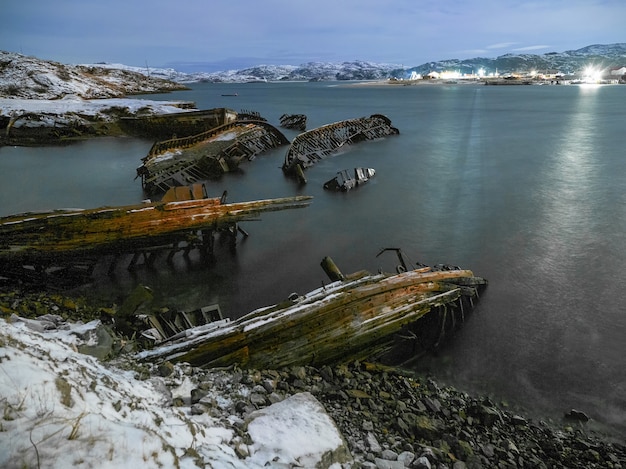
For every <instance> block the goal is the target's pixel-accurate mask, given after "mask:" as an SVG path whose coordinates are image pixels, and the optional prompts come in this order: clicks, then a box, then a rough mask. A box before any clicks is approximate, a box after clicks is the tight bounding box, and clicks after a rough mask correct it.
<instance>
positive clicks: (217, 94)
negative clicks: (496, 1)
mask: <svg viewBox="0 0 626 469" xmlns="http://www.w3.org/2000/svg"><path fill="white" fill-rule="evenodd" d="M223 93H228V94H231V93H237V94H238V96H237V97H224V96H222V94H223ZM146 98H147V99H167V100H169V99H182V100H190V101H195V102H196V104H197V106H198V107H199V108H201V109H207V108H214V107H229V108H231V109H234V110H235V111H240V110H244V109H245V110H252V111H258V112H260V113H261V115H262V116H264V117H265V118H267V119H268V121H269V122H270V123H273V124H275V125H278V120H279V117H280V116H281V115H282V114H284V113H304V114H306V115H307V116H308V128H309V129H311V128H314V127H317V126H320V125H323V124H327V123H331V122H336V121H339V120H343V119H348V118H354V117H361V116H368V115H371V114H374V113H381V114H385V115H387V116H388V117H389V118H390V119H391V120H392V122H393V124H394V126H396V127H397V128H398V129H399V130H400V135H399V136H394V137H389V138H386V139H382V140H379V141H375V142H365V143H362V144H358V145H355V146H352V147H351V148H348V149H347V150H345V151H344V152H343V153H341V154H338V155H336V156H333V157H331V158H329V159H326V160H324V161H323V162H321V163H319V164H317V165H316V166H314V167H312V168H311V169H309V170H308V171H307V177H308V184H307V185H306V186H304V187H300V186H298V185H297V184H296V183H295V182H294V181H292V180H290V179H287V178H285V177H284V176H283V173H282V171H281V170H280V166H281V164H282V162H283V157H284V154H285V152H286V147H284V148H279V149H276V150H272V151H270V152H267V153H264V154H262V155H260V156H259V157H257V159H256V160H254V161H252V162H249V163H245V164H244V165H243V166H242V171H241V173H238V174H229V175H226V176H224V177H223V178H222V179H221V180H219V181H216V182H215V181H214V182H210V183H208V188H209V192H210V193H212V194H214V195H220V194H221V193H222V191H223V190H225V189H227V190H228V192H229V200H230V201H239V200H250V199H257V198H268V197H281V196H289V195H294V194H308V195H312V196H314V200H313V203H312V204H311V206H309V207H308V208H306V209H302V210H291V211H284V212H276V213H269V214H265V215H263V216H262V220H261V221H258V222H248V223H246V224H245V225H243V227H244V228H245V229H246V231H248V232H249V233H250V236H249V238H247V239H246V240H244V241H242V242H240V244H239V246H238V251H237V254H236V255H232V254H231V253H230V252H229V250H228V249H227V248H226V247H225V246H224V247H223V248H218V250H217V258H218V259H217V264H216V265H215V266H214V267H211V268H206V267H203V266H202V265H200V264H199V263H197V262H195V261H194V259H193V258H192V261H191V263H189V264H187V263H186V262H185V261H184V260H183V259H182V258H181V259H177V261H176V265H175V266H174V267H173V268H167V267H166V266H165V265H157V268H156V269H154V270H148V269H140V270H139V271H137V272H136V273H135V274H134V275H130V274H128V273H127V272H126V271H125V270H124V269H123V268H121V269H118V272H117V275H116V277H114V278H109V277H107V276H106V275H100V276H99V277H98V282H97V283H96V284H95V285H94V286H92V287H90V288H89V289H87V290H85V292H86V293H88V294H89V295H92V296H94V297H98V298H100V299H102V300H104V301H109V302H113V301H115V302H119V301H121V299H122V298H123V297H124V295H126V294H127V293H128V292H129V291H130V290H131V289H132V288H133V287H134V286H135V285H136V284H138V283H144V284H147V285H150V286H152V287H153V289H154V291H155V294H156V297H157V301H158V302H159V303H161V304H166V305H169V306H172V307H176V308H180V309H190V308H196V307H199V306H203V305H206V304H210V303H219V304H220V306H221V308H222V311H223V312H224V313H225V314H226V315H228V316H230V317H238V316H240V315H242V314H244V313H246V312H248V311H250V310H252V309H254V308H256V307H260V306H264V305H268V304H273V303H276V302H278V301H281V300H282V299H284V298H286V297H287V296H288V295H289V294H290V293H291V292H294V291H296V292H300V293H304V292H306V291H309V290H311V289H313V288H316V287H318V286H320V285H321V284H322V282H326V281H327V279H326V276H325V274H324V273H323V271H322V269H321V268H320V266H319V263H320V261H321V259H322V258H323V257H324V256H326V255H329V256H331V257H332V258H333V259H334V260H335V262H336V263H337V264H338V266H339V268H340V269H341V270H342V271H343V272H344V273H349V272H352V271H356V270H361V269H368V270H370V271H375V270H377V269H378V268H379V267H384V268H385V269H389V268H391V267H393V265H394V258H393V256H392V255H391V254H389V255H387V256H382V257H378V258H377V257H376V254H377V253H378V251H379V250H380V249H381V248H384V247H399V248H402V249H403V250H404V252H406V253H407V254H408V256H409V257H410V258H411V259H412V260H414V261H420V262H423V263H427V264H435V263H440V262H444V263H451V264H456V265H460V266H462V267H465V268H470V269H472V270H473V271H474V272H475V274H476V275H479V276H483V277H485V278H487V279H488V280H489V281H490V286H489V287H488V289H487V290H486V292H485V294H484V295H483V298H482V299H481V302H480V303H479V307H478V308H477V309H476V311H475V312H474V314H472V315H471V317H470V318H469V319H468V320H467V321H466V323H465V326H464V327H463V329H462V330H461V331H460V332H459V333H458V334H457V335H456V336H455V337H454V339H453V340H452V341H451V342H449V343H448V344H447V345H446V347H445V348H444V349H443V350H441V351H440V352H439V353H438V354H437V355H436V356H433V357H430V358H428V359H424V360H423V361H422V362H420V363H419V364H418V365H416V366H417V367H418V369H420V370H421V371H426V372H430V373H432V374H433V375H434V376H435V377H436V378H437V379H439V380H441V381H442V382H446V383H450V384H452V385H456V386H459V387H461V388H463V389H467V390H468V391H476V392H483V393H490V394H492V395H493V396H494V397H495V398H496V399H498V400H505V401H507V402H509V403H510V405H512V406H516V405H519V406H521V407H523V408H524V409H525V410H527V411H530V412H531V413H536V415H538V416H539V415H543V416H548V417H554V418H559V417H560V416H561V415H562V414H563V412H565V411H567V410H569V409H571V408H576V409H580V410H583V411H585V412H586V413H588V414H589V415H590V416H591V417H592V418H593V419H594V420H595V421H596V422H598V423H599V424H601V425H606V426H607V427H609V429H610V430H611V431H614V432H617V433H619V434H621V435H626V373H625V372H624V352H625V351H626V345H625V341H624V338H625V336H626V311H625V309H626V306H625V305H626V288H624V280H623V267H624V266H625V265H626V238H625V236H624V233H626V193H625V191H624V180H623V178H624V174H626V168H625V166H626V158H624V125H623V123H624V105H625V104H626V87H624V86H508V87H486V86H477V85H476V86H474V85H450V86H438V85H437V86H435V85H423V86H413V87H392V86H384V87H372V86H330V85H329V84H328V83H280V84H276V83H263V84H238V85H234V84H228V85H226V84H223V85H216V84H197V85H193V86H192V90H191V91H185V92H177V93H172V94H167V95H153V96H149V97H146ZM283 131H284V133H285V135H286V136H287V137H288V138H289V139H292V138H293V137H294V136H295V135H296V134H295V132H292V131H289V130H284V129H283ZM151 144H152V142H150V141H143V140H134V139H101V140H94V141H91V142H85V143H80V144H76V145H71V146H66V147H52V148H50V147H49V148H13V147H3V148H0V187H1V189H0V198H1V202H2V203H1V205H0V215H7V214H10V213H16V212H21V211H25V210H38V209H48V208H57V207H77V206H79V207H95V206H101V205H116V204H127V203H136V202H138V201H140V200H141V199H142V198H143V194H142V190H141V184H140V182H139V180H134V179H133V178H134V176H135V168H136V167H137V166H138V165H139V164H140V158H141V157H143V156H144V155H145V154H146V153H147V151H148V149H149V148H150V146H151ZM355 166H369V167H373V168H375V169H376V171H377V175H376V177H375V178H374V179H373V180H371V181H370V182H369V183H368V184H367V185H366V186H364V187H361V188H359V189H358V190H356V191H353V192H350V193H348V194H335V193H327V192H325V191H324V190H323V189H322V184H323V183H324V182H325V181H326V180H328V179H330V178H332V177H333V176H334V175H335V173H336V171H338V170H340V169H345V168H353V167H355Z"/></svg>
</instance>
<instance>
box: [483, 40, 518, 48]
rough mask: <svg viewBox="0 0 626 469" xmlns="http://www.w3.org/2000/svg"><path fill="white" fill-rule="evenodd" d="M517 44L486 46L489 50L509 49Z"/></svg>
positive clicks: (507, 43) (506, 43)
mask: <svg viewBox="0 0 626 469" xmlns="http://www.w3.org/2000/svg"><path fill="white" fill-rule="evenodd" d="M515 44H517V43H516V42H499V43H497V44H491V45H489V46H486V48H487V49H508V48H509V47H511V46H514V45H515Z"/></svg>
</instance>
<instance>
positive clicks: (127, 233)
mask: <svg viewBox="0 0 626 469" xmlns="http://www.w3.org/2000/svg"><path fill="white" fill-rule="evenodd" d="M309 199H310V197H308V196H298V197H285V198H277V199H265V200H255V201H250V202H236V203H225V199H224V197H222V198H209V197H207V195H206V189H205V187H204V185H202V184H196V185H194V186H191V187H187V186H185V187H177V188H172V189H171V190H170V191H169V192H168V193H167V194H165V196H164V197H163V200H161V201H160V202H145V203H141V204H136V205H129V206H121V207H100V208H95V209H88V210H80V209H71V210H53V211H48V212H37V213H26V214H20V215H12V216H8V217H2V218H0V274H1V273H2V268H3V267H5V266H7V265H16V264H24V263H33V264H41V265H46V264H48V263H53V262H54V261H57V260H63V259H69V260H70V261H71V260H75V259H78V258H80V257H81V256H88V255H102V254H109V253H113V254H118V253H130V252H133V251H135V250H136V249H143V248H146V247H150V246H158V245H163V244H167V243H174V244H176V243H178V242H185V243H187V244H193V243H197V242H199V243H204V244H205V245H206V244H208V243H210V242H212V233H213V232H214V231H216V230H220V229H232V227H233V226H236V224H237V223H238V222H240V221H246V220H255V219H258V216H259V214H261V213H263V212H270V211H277V210H285V209H291V208H301V207H305V206H306V205H308V201H309ZM203 236H204V238H203Z"/></svg>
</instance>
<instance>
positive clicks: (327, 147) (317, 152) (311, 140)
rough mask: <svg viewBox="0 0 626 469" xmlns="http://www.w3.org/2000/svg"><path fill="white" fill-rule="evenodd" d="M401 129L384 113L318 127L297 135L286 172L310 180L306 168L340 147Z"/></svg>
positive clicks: (288, 154)
mask: <svg viewBox="0 0 626 469" xmlns="http://www.w3.org/2000/svg"><path fill="white" fill-rule="evenodd" d="M399 133H400V131H399V130H398V129H396V128H395V127H393V126H392V125H391V121H390V120H389V118H387V117H386V116H383V115H382V114H373V115H371V116H370V117H361V118H358V119H348V120H345V121H340V122H335V123H334V124H328V125H324V126H322V127H317V128H315V129H312V130H309V131H308V132H304V133H301V134H300V135H298V136H297V137H296V138H294V139H293V141H292V142H291V145H290V146H289V149H288V150H287V154H286V155H285V162H284V163H283V167H282V168H283V171H284V172H285V174H287V175H289V176H292V177H294V178H296V179H297V180H298V181H300V182H302V183H306V177H305V176H304V170H305V169H306V168H308V167H310V166H313V165H314V164H315V163H317V162H318V161H320V160H322V159H324V158H326V157H328V156H330V155H331V154H333V153H335V152H337V151H338V150H339V149H340V148H342V147H344V146H346V145H351V144H353V143H357V142H362V141H364V140H373V139H377V138H383V137H386V136H389V135H398V134H399Z"/></svg>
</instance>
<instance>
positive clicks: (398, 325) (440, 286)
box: [139, 257, 487, 369]
mask: <svg viewBox="0 0 626 469" xmlns="http://www.w3.org/2000/svg"><path fill="white" fill-rule="evenodd" d="M322 267H323V268H324V270H325V271H326V273H327V274H328V276H329V277H330V278H331V280H333V281H332V283H330V284H328V285H325V286H323V287H321V288H318V289H317V290H313V291H311V292H309V293H307V294H305V295H302V296H301V295H297V294H292V295H290V296H289V298H288V299H287V300H286V301H284V302H283V303H280V304H276V305H273V306H269V307H265V308H260V309H257V310H255V311H253V312H251V313H249V314H247V315H245V316H243V317H241V318H239V319H236V320H233V321H230V320H228V319H223V320H217V321H215V322H211V323H208V324H205V325H203V326H201V327H197V328H192V329H188V330H186V331H185V332H184V333H181V334H179V335H177V336H176V337H171V338H170V339H168V340H167V341H166V342H164V343H162V344H160V345H157V346H156V347H155V348H153V349H151V350H146V351H144V352H141V353H140V354H139V358H141V359H147V360H155V361H161V360H170V361H182V362H189V363H190V364H192V365H194V366H201V367H218V366H229V365H237V366H242V367H250V368H258V369H264V368H280V367H286V366H292V365H310V366H322V365H326V364H335V363H339V362H347V361H351V360H364V359H372V358H374V357H380V356H384V355H388V354H393V353H394V349H396V348H397V347H398V346H399V345H406V342H408V343H409V345H410V347H411V350H413V352H411V353H416V351H417V350H418V348H420V346H423V347H422V348H428V347H431V346H433V345H435V346H436V345H437V344H438V342H440V341H441V340H442V339H443V336H444V335H445V334H446V332H447V331H449V330H450V329H453V328H455V327H456V325H457V324H458V323H460V322H461V321H462V320H463V319H464V317H465V315H466V314H467V313H468V312H469V311H470V310H471V309H472V308H473V307H474V303H475V301H477V300H478V298H479V294H480V292H481V291H482V290H483V289H484V288H485V287H486V285H487V281H486V280H485V279H483V278H480V277H476V276H475V275H474V274H473V273H472V271H470V270H464V269H460V268H458V267H451V266H439V267H427V266H421V267H419V268H416V269H413V270H407V269H406V266H405V265H404V264H403V267H400V268H399V269H398V271H399V273H397V274H387V273H378V274H371V273H369V272H365V271H362V272H357V273H354V274H352V275H349V276H344V275H343V274H342V273H341V272H340V271H339V269H338V268H337V267H336V266H335V265H334V263H333V262H332V260H331V259H330V258H328V257H327V258H324V260H323V261H322ZM428 318H430V321H431V322H433V321H434V323H435V327H434V330H435V334H434V337H433V336H432V335H430V336H425V335H424V334H422V331H423V329H424V326H423V324H424V322H423V321H424V320H425V319H428ZM431 329H432V328H431ZM420 341H421V342H424V343H418V342H420ZM426 342H428V343H427V344H426ZM400 343H403V344H400Z"/></svg>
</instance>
